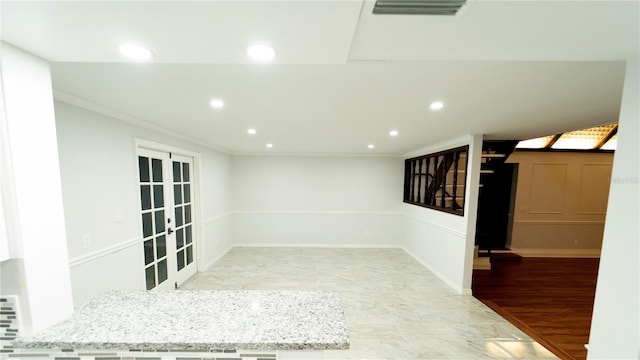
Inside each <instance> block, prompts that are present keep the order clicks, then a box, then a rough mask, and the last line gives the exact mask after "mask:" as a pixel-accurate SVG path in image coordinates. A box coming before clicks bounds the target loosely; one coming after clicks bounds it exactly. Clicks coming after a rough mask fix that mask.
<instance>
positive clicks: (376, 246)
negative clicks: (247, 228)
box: [233, 242, 402, 249]
mask: <svg viewBox="0 0 640 360" xmlns="http://www.w3.org/2000/svg"><path fill="white" fill-rule="evenodd" d="M233 246H234V247H272V248H273V247H297V248H333V249H340V248H344V249H402V247H401V246H400V245H394V244H327V243H309V244H302V243H250V242H244V243H235V244H234V245H233Z"/></svg>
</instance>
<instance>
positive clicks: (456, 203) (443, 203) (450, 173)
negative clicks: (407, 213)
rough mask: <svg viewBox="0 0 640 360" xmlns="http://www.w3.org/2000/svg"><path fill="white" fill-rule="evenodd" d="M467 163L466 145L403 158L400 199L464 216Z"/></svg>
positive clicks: (467, 150) (467, 151) (467, 146)
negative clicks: (402, 184) (402, 187)
mask: <svg viewBox="0 0 640 360" xmlns="http://www.w3.org/2000/svg"><path fill="white" fill-rule="evenodd" d="M463 159H464V160H463ZM461 161H464V165H461ZM468 164H469V145H465V146H460V147H456V148H452V149H447V150H443V151H439V152H436V153H432V154H427V155H421V156H417V157H414V158H410V159H406V160H405V161H404V193H403V196H402V199H403V201H404V202H405V203H407V204H411V205H416V206H421V207H425V208H429V209H434V210H438V211H444V212H447V213H450V214H454V215H459V216H464V205H465V201H466V192H467V168H468ZM460 167H462V169H461V168H460ZM449 177H451V179H449V180H448V178H449ZM448 181H449V182H450V183H449V184H447V182H448ZM447 187H450V190H447ZM460 188H461V190H460Z"/></svg>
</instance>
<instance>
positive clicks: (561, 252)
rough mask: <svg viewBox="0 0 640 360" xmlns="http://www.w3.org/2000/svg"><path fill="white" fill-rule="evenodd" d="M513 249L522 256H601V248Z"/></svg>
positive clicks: (512, 249)
mask: <svg viewBox="0 0 640 360" xmlns="http://www.w3.org/2000/svg"><path fill="white" fill-rule="evenodd" d="M511 251H512V252H513V253H515V254H518V255H520V256H522V257H548V258H565V257H566V258H599V257H600V249H527V248H511Z"/></svg>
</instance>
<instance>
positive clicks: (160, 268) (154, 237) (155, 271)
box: [138, 156, 168, 290]
mask: <svg viewBox="0 0 640 360" xmlns="http://www.w3.org/2000/svg"><path fill="white" fill-rule="evenodd" d="M162 162H163V160H162V159H155V158H152V157H147V156H139V157H138V170H139V174H140V204H141V209H142V236H143V239H142V242H143V244H144V264H145V280H146V281H145V283H146V288H147V290H151V289H153V288H155V287H157V286H158V285H159V284H162V283H163V282H164V281H166V280H167V278H168V272H167V252H166V236H167V231H166V228H167V227H166V224H165V221H166V218H165V204H164V182H163V178H164V176H163V175H164V174H163V168H162V166H163V165H162ZM152 189H153V191H152Z"/></svg>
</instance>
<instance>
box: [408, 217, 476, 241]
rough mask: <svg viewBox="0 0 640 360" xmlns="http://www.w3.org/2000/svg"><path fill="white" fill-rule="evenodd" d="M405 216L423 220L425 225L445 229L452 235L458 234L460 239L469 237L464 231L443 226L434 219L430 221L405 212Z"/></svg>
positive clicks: (419, 220)
mask: <svg viewBox="0 0 640 360" xmlns="http://www.w3.org/2000/svg"><path fill="white" fill-rule="evenodd" d="M405 216H406V217H407V218H410V219H412V220H415V221H418V222H421V223H423V224H425V225H429V226H431V227H433V228H436V229H438V230H440V231H444V232H447V233H449V234H451V235H454V236H457V237H459V238H460V239H463V240H466V239H467V234H465V233H462V232H460V231H457V230H454V229H452V228H449V227H446V226H442V225H440V224H438V223H435V222H433V221H430V220H426V219H423V218H420V217H417V216H415V215H408V214H405Z"/></svg>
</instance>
